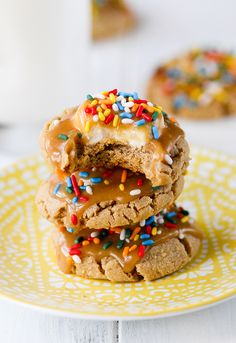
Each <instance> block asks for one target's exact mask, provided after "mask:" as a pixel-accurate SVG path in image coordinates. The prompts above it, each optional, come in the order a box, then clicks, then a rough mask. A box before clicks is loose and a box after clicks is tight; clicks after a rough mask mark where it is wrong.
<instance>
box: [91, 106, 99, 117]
mask: <svg viewBox="0 0 236 343" xmlns="http://www.w3.org/2000/svg"><path fill="white" fill-rule="evenodd" d="M91 113H92V115H94V114H97V113H98V111H97V109H96V107H93V108H92V111H91Z"/></svg>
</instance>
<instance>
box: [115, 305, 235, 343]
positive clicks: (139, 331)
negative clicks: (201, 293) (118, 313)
mask: <svg viewBox="0 0 236 343" xmlns="http://www.w3.org/2000/svg"><path fill="white" fill-rule="evenodd" d="M235 323H236V299H232V300H229V301H227V302H225V303H222V304H219V305H216V306H214V307H211V308H209V309H206V310H202V311H199V312H195V313H190V314H186V315H182V316H177V317H170V318H163V319H155V320H145V321H133V322H120V328H119V339H120V340H119V342H120V343H133V342H135V343H143V342H145V341H147V343H154V342H155V343H172V342H174V343H178V342H181V343H189V342H191V343H199V342H201V343H209V342H214V343H222V342H227V343H233V342H235V341H236V325H235Z"/></svg>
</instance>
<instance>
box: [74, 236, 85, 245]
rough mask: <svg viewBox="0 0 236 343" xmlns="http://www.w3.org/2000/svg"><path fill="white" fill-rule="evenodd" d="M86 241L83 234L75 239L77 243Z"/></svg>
mask: <svg viewBox="0 0 236 343" xmlns="http://www.w3.org/2000/svg"><path fill="white" fill-rule="evenodd" d="M83 241H84V237H83V236H79V237H78V238H76V239H75V244H78V243H81V242H83Z"/></svg>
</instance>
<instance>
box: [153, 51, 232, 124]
mask: <svg viewBox="0 0 236 343" xmlns="http://www.w3.org/2000/svg"><path fill="white" fill-rule="evenodd" d="M147 93H148V98H149V99H150V100H151V101H154V102H160V103H162V105H163V107H164V108H165V109H166V111H167V112H169V113H172V114H175V115H180V116H183V117H187V118H190V119H211V118H218V117H221V116H226V115H230V114H235V113H236V55H235V54H233V53H232V52H227V51H222V50H217V49H195V50H192V51H190V52H188V53H186V54H185V55H182V56H179V57H177V58H175V59H173V60H170V61H168V62H166V63H165V64H163V65H160V66H159V67H158V68H157V69H156V71H155V72H154V74H153V76H152V77H151V79H150V81H149V84H148V89H147Z"/></svg>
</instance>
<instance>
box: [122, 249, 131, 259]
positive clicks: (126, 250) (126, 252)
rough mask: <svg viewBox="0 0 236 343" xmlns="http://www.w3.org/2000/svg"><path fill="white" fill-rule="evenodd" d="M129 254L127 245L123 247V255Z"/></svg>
mask: <svg viewBox="0 0 236 343" xmlns="http://www.w3.org/2000/svg"><path fill="white" fill-rule="evenodd" d="M128 254H129V247H125V248H124V249H123V252H122V255H123V257H126V256H128Z"/></svg>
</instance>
